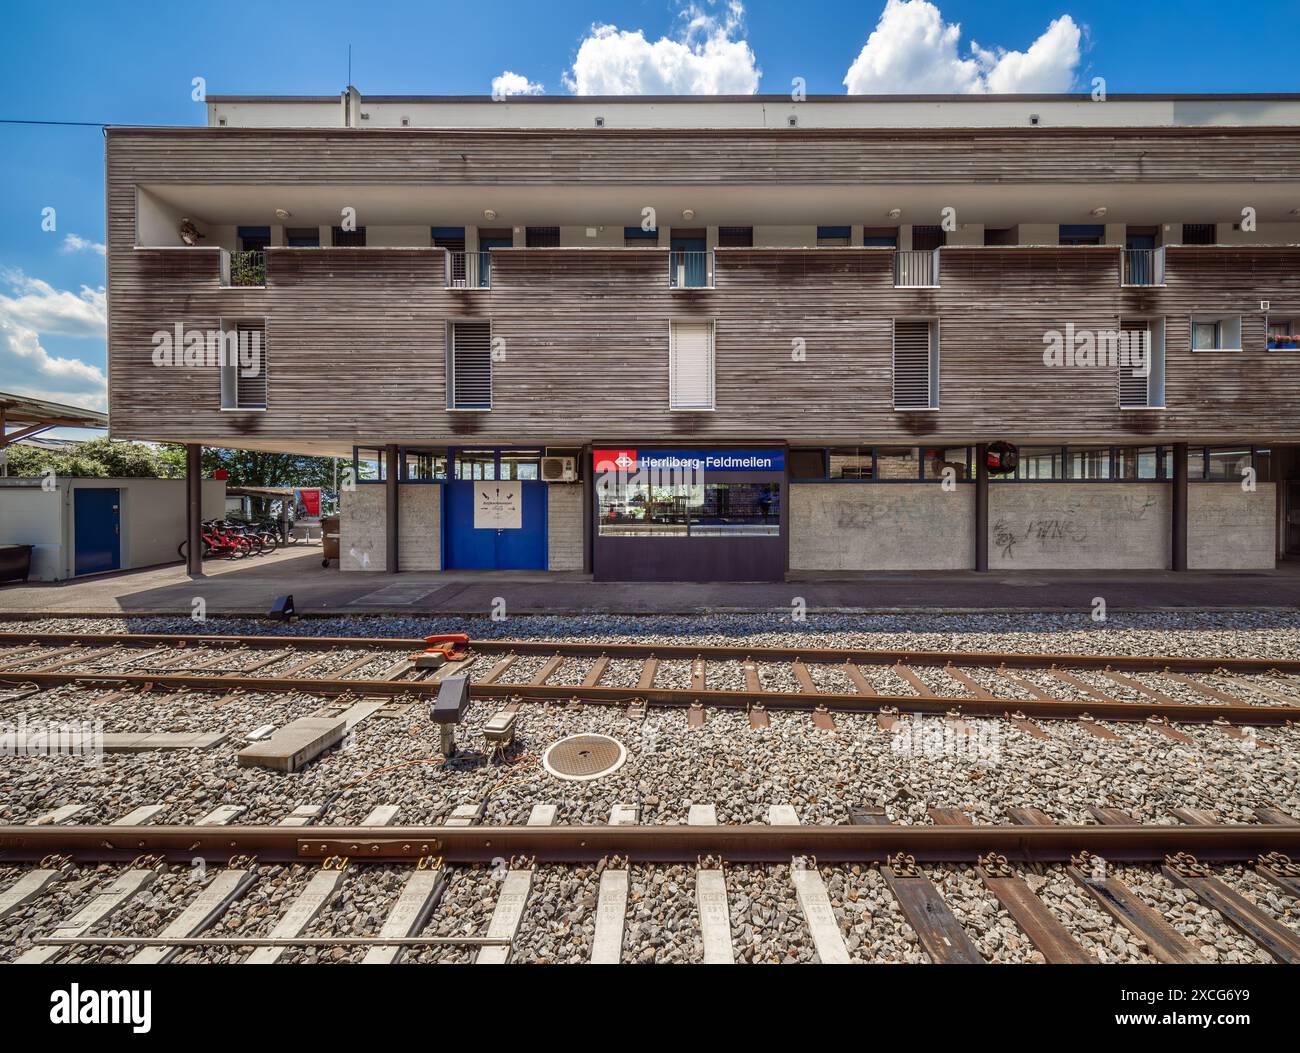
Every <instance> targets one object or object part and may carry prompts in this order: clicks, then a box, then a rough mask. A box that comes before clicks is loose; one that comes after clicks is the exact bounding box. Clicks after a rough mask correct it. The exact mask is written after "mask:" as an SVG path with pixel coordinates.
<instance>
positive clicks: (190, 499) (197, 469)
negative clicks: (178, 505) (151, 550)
mask: <svg viewBox="0 0 1300 1053" xmlns="http://www.w3.org/2000/svg"><path fill="white" fill-rule="evenodd" d="M185 498H186V501H185V537H186V538H187V539H188V541H189V546H188V548H187V549H186V553H185V566H186V570H187V571H189V575H190V577H191V578H201V577H203V447H202V446H200V445H198V444H197V443H189V444H188V445H186V447H185Z"/></svg>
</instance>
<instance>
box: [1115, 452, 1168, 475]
mask: <svg viewBox="0 0 1300 1053" xmlns="http://www.w3.org/2000/svg"><path fill="white" fill-rule="evenodd" d="M1158 477H1159V476H1158V472H1157V461H1156V448H1155V447H1154V446H1121V447H1119V448H1118V449H1117V450H1116V451H1115V478H1117V479H1129V480H1135V479H1156V478H1158Z"/></svg>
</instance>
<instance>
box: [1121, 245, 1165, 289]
mask: <svg viewBox="0 0 1300 1053" xmlns="http://www.w3.org/2000/svg"><path fill="white" fill-rule="evenodd" d="M1164 283H1165V250H1164V249H1125V250H1124V261H1123V273H1122V274H1121V275H1120V284H1121V285H1164Z"/></svg>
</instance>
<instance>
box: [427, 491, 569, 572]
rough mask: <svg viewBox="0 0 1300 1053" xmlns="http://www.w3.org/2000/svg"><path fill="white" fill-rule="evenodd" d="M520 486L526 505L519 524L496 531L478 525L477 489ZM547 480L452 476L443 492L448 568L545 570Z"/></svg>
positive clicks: (523, 501)
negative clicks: (475, 524)
mask: <svg viewBox="0 0 1300 1053" xmlns="http://www.w3.org/2000/svg"><path fill="white" fill-rule="evenodd" d="M505 485H514V486H518V487H519V490H520V497H521V499H522V508H521V512H520V520H521V522H520V526H519V527H518V528H511V529H504V530H496V529H484V528H476V527H475V526H474V505H475V502H476V501H478V500H479V499H480V497H481V495H480V494H477V493H476V492H475V491H476V490H486V491H488V492H489V496H490V495H491V491H493V490H495V489H497V488H498V487H500V486H505ZM546 486H547V484H546V483H543V482H537V481H535V480H524V481H522V482H518V483H514V484H504V483H498V482H496V481H495V480H492V479H479V480H452V481H449V482H448V483H447V484H446V489H445V490H444V491H443V493H444V497H445V512H444V519H443V527H444V533H443V537H444V539H445V541H444V546H443V566H444V567H446V569H448V570H545V569H546Z"/></svg>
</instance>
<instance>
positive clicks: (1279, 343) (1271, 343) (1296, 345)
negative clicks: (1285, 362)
mask: <svg viewBox="0 0 1300 1053" xmlns="http://www.w3.org/2000/svg"><path fill="white" fill-rule="evenodd" d="M1266 329H1267V330H1268V349H1269V350H1270V351H1295V350H1298V349H1300V318H1273V317H1271V316H1270V317H1269V319H1268V324H1267V326H1266Z"/></svg>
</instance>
